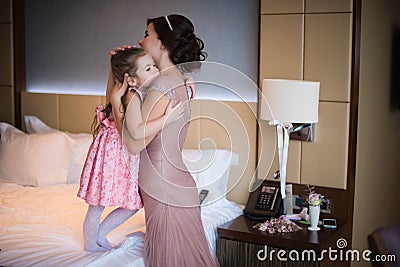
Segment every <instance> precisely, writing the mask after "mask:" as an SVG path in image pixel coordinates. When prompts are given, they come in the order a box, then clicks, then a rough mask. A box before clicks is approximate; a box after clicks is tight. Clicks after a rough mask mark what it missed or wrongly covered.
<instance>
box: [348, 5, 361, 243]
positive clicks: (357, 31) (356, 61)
mask: <svg viewBox="0 0 400 267" xmlns="http://www.w3.org/2000/svg"><path fill="white" fill-rule="evenodd" d="M361 2H362V0H354V1H353V33H352V53H351V54H352V57H351V66H352V68H351V95H350V126H349V154H348V168H347V189H348V194H347V206H348V209H347V227H346V228H347V231H348V233H349V238H350V239H348V240H347V242H348V243H349V244H351V243H352V231H353V215H354V195H355V180H356V165H357V127H358V97H359V79H360V43H361Z"/></svg>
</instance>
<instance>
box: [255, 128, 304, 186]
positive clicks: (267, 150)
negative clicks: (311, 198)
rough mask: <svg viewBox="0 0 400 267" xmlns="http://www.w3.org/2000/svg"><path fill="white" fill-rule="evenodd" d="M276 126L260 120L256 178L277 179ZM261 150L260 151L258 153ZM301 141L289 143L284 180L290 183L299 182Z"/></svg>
mask: <svg viewBox="0 0 400 267" xmlns="http://www.w3.org/2000/svg"><path fill="white" fill-rule="evenodd" d="M277 142H278V141H277V135H276V127H275V126H271V125H269V124H268V122H267V121H261V123H260V132H259V142H258V144H259V147H258V149H259V154H258V155H259V166H258V178H259V179H264V178H265V177H266V178H267V180H273V181H279V180H280V179H278V180H275V179H274V173H275V172H276V171H277V170H279V156H278V146H277ZM260 152H261V153H260ZM300 162H301V142H300V141H295V140H291V141H290V143H289V152H288V162H287V168H286V180H287V181H288V182H290V183H297V184H299V183H300Z"/></svg>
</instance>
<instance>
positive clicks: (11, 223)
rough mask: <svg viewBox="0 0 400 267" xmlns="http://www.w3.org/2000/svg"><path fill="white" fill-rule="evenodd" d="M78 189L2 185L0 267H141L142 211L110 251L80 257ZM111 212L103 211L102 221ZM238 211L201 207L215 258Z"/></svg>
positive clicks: (113, 238) (222, 203) (82, 209)
mask: <svg viewBox="0 0 400 267" xmlns="http://www.w3.org/2000/svg"><path fill="white" fill-rule="evenodd" d="M78 186H79V185H78V184H58V185H54V186H42V187H31V186H21V185H17V184H13V183H4V182H1V183H0V249H1V251H0V266H41V267H42V266H144V262H143V258H142V252H143V241H144V236H145V233H146V227H145V220H144V210H143V209H141V210H139V211H138V212H137V213H136V214H135V215H134V216H132V217H131V218H130V219H129V220H128V221H126V222H125V223H124V224H122V225H121V226H120V227H118V228H117V229H115V230H113V231H112V232H111V233H110V234H109V235H108V236H107V237H108V239H109V240H110V243H112V245H114V246H115V248H114V249H112V250H111V251H107V252H97V253H90V252H85V251H83V233H82V232H83V231H82V225H83V220H84V217H85V214H86V210H87V204H86V203H85V202H84V201H83V200H82V199H80V198H78V197H77V196H76V193H77V191H78ZM112 210H113V208H110V207H107V208H106V209H105V212H104V213H103V215H102V218H104V217H105V216H106V215H107V214H108V213H109V212H111V211H112ZM242 210H243V207H242V206H241V205H238V204H236V203H234V202H231V201H229V200H227V199H226V198H222V199H221V200H219V201H216V202H214V203H212V204H207V205H203V206H202V211H201V214H202V220H203V226H204V230H205V233H206V236H207V239H208V241H209V244H210V248H211V249H212V250H213V251H214V253H215V241H216V228H217V227H218V226H219V225H221V224H223V223H225V222H228V221H230V220H232V219H234V218H236V217H238V216H239V215H241V214H242Z"/></svg>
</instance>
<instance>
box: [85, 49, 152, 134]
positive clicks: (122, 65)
mask: <svg viewBox="0 0 400 267" xmlns="http://www.w3.org/2000/svg"><path fill="white" fill-rule="evenodd" d="M144 55H146V52H145V51H144V50H143V49H142V48H137V47H130V48H125V49H123V50H118V51H116V53H115V54H114V55H112V56H111V70H112V72H113V75H114V78H115V79H116V80H118V81H119V82H121V83H122V82H123V81H124V74H125V73H128V74H129V76H130V77H135V76H136V71H137V68H138V66H137V65H136V62H137V60H138V59H139V58H140V57H142V56H144ZM128 90H129V89H128ZM128 90H126V91H125V93H124V95H123V96H122V97H121V103H122V109H123V112H124V113H125V111H126V107H127V105H128V103H127V101H126V96H127V94H128ZM102 112H104V114H105V116H104V118H105V119H106V118H108V117H110V115H111V113H112V105H111V103H107V105H106V107H105V108H104V109H103V110H102ZM100 128H101V124H100V123H99V122H98V121H97V115H96V116H95V117H94V120H93V123H92V132H93V136H96V135H97V134H98V132H99V131H100Z"/></svg>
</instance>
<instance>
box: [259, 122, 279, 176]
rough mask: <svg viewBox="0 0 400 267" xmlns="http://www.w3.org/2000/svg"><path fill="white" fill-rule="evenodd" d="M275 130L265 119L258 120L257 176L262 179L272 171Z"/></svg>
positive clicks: (274, 151)
mask: <svg viewBox="0 0 400 267" xmlns="http://www.w3.org/2000/svg"><path fill="white" fill-rule="evenodd" d="M276 142H277V141H276V130H275V127H272V126H270V125H268V122H267V121H264V120H260V121H259V132H258V162H257V164H258V168H257V177H258V178H259V179H264V178H265V177H267V175H268V173H269V172H274V169H275V166H273V165H272V164H273V162H274V161H275V153H276Z"/></svg>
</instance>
